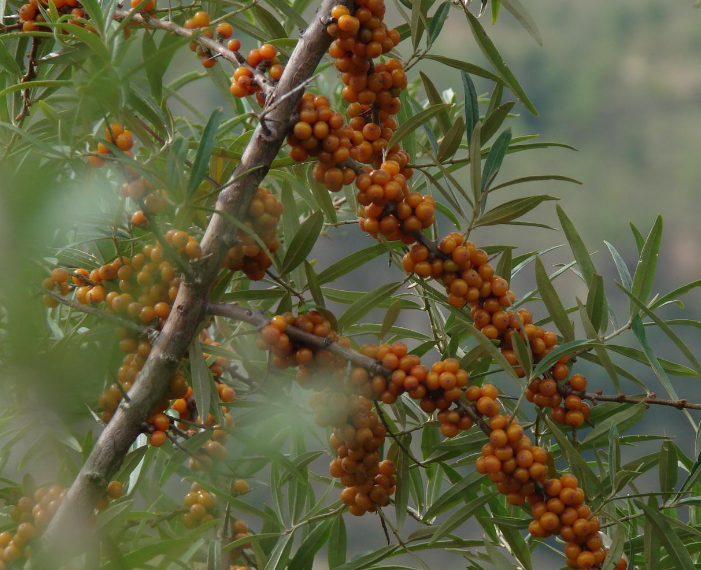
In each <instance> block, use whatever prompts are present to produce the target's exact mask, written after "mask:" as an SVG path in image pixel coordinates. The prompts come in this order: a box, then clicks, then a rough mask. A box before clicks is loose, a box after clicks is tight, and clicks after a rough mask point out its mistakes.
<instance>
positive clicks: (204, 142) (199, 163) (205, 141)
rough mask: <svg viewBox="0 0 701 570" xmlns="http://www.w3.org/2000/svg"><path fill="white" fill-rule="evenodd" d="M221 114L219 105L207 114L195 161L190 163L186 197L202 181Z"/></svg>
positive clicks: (192, 192)
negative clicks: (190, 168)
mask: <svg viewBox="0 0 701 570" xmlns="http://www.w3.org/2000/svg"><path fill="white" fill-rule="evenodd" d="M222 115H223V110H222V108H221V107H217V108H216V109H214V111H212V114H211V115H210V116H209V120H208V121H207V124H206V125H205V127H204V129H203V130H202V138H201V139H200V146H199V148H198V149H197V155H196V156H195V161H194V162H193V163H192V170H191V172H190V181H189V183H188V187H187V193H188V197H190V196H192V195H193V194H194V193H195V190H197V187H198V186H199V185H200V182H202V179H203V178H204V175H205V174H206V173H207V171H208V170H209V159H210V158H211V156H212V150H214V144H215V143H216V139H217V130H218V129H219V123H220V122H221V119H222Z"/></svg>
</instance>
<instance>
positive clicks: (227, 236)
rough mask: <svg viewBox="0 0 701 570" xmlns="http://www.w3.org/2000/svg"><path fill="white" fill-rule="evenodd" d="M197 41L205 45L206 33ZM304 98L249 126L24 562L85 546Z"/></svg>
mask: <svg viewBox="0 0 701 570" xmlns="http://www.w3.org/2000/svg"><path fill="white" fill-rule="evenodd" d="M337 4H339V1H338V0H324V1H323V2H322V4H321V6H320V7H319V9H318V11H317V13H316V15H315V16H314V17H313V18H312V21H311V23H310V25H309V27H308V28H307V29H306V30H305V31H304V32H303V33H302V34H301V36H300V38H299V41H298V43H297V46H296V47H295V49H294V51H293V53H292V55H291V56H290V59H289V61H288V63H287V65H286V67H285V70H284V72H283V74H282V77H281V78H280V80H279V82H278V84H277V88H276V91H275V93H273V94H272V95H271V96H270V97H268V105H269V106H272V105H273V104H275V98H276V96H277V95H278V94H279V95H284V94H285V93H287V92H289V91H291V90H292V89H294V88H295V87H296V86H297V85H298V84H299V83H300V82H303V81H305V80H306V79H307V78H309V77H311V76H312V75H313V73H314V71H315V69H316V67H317V65H318V64H319V61H320V60H321V58H322V56H323V55H324V53H325V52H326V50H327V48H328V46H329V44H330V43H331V38H330V37H329V36H328V34H327V33H326V25H325V24H324V22H325V21H326V20H327V18H328V16H329V14H330V12H331V8H332V7H333V6H334V5H337ZM137 21H138V20H137ZM146 23H148V22H146ZM151 24H152V25H153V26H154V27H156V26H158V27H162V28H163V29H166V30H168V29H170V27H171V24H170V23H167V22H160V21H156V20H154V21H151ZM171 31H173V32H175V33H178V32H180V33H182V34H183V35H185V32H186V30H180V29H176V28H172V30H171ZM197 41H200V42H205V45H206V44H209V42H208V41H206V40H205V39H204V38H198V40H197ZM213 43H214V44H216V42H213ZM207 47H208V48H209V49H214V50H215V51H217V53H222V55H225V54H224V52H223V50H224V48H222V47H221V46H219V45H207ZM301 97H302V93H301V92H299V93H297V94H296V95H295V96H292V97H288V98H286V99H285V100H284V101H282V102H281V103H280V104H279V105H277V106H276V108H275V109H274V111H272V112H271V113H270V116H269V118H270V119H271V120H270V121H269V124H268V132H267V133H266V132H264V131H263V129H262V128H261V127H260V125H259V126H258V128H256V130H255V131H254V133H253V136H252V138H251V141H250V142H249V144H248V146H247V147H246V150H245V151H244V153H243V155H242V157H241V160H240V162H239V164H238V166H237V167H236V169H235V171H234V172H233V174H232V177H231V179H230V182H229V184H227V185H226V186H225V187H224V189H223V190H222V192H221V193H220V194H219V197H218V200H217V204H216V210H217V212H220V213H221V215H215V216H213V217H212V219H211V221H210V223H209V225H208V226H207V230H206V232H205V235H204V237H203V239H202V243H201V245H202V263H201V264H200V266H199V267H198V269H197V276H196V278H195V279H194V280H193V282H192V283H183V285H182V286H181V287H180V289H179V290H178V294H177V297H176V299H175V301H174V303H173V309H172V311H171V312H170V315H169V317H168V319H167V320H166V322H165V324H164V326H163V329H162V331H161V334H160V335H159V337H158V339H157V340H156V342H155V343H154V345H153V347H152V349H151V351H150V354H149V356H148V358H147V360H146V362H145V364H144V366H143V368H142V370H141V372H140V374H139V375H138V377H137V379H136V382H135V383H134V385H133V387H132V389H131V391H130V393H129V397H130V401H129V402H122V404H121V405H120V407H119V409H118V410H117V412H116V414H115V415H114V417H113V418H112V420H111V421H110V423H109V424H108V425H107V427H106V428H105V430H104V431H103V432H102V434H101V436H100V438H99V439H98V441H97V442H96V444H95V446H94V448H93V450H92V452H91V453H90V456H89V457H88V458H87V460H86V461H85V463H84V464H83V467H82V469H81V471H80V473H79V474H78V476H77V477H76V479H75V481H74V482H73V484H72V485H71V488H70V489H69V491H68V493H67V495H66V497H65V499H64V501H63V502H62V504H61V507H60V508H59V510H58V512H57V513H56V516H55V517H54V518H53V520H52V522H51V524H50V525H49V527H48V528H47V530H46V532H45V534H44V536H43V538H42V541H41V544H40V549H39V552H37V555H35V556H33V559H32V561H31V562H30V564H29V567H30V568H45V567H46V566H47V565H48V564H47V562H46V561H47V560H48V559H49V558H50V559H51V560H52V561H54V560H55V559H56V558H57V557H58V558H60V557H61V556H63V555H66V554H68V553H69V551H70V550H72V549H73V550H74V549H78V548H84V547H85V546H86V544H87V542H88V541H86V533H87V531H88V529H89V528H90V519H91V517H92V513H93V508H94V506H95V504H96V503H97V502H98V501H99V499H100V498H101V497H102V495H103V494H104V490H105V487H106V485H107V483H108V481H109V476H110V474H111V473H114V472H115V471H116V469H117V468H118V466H119V465H120V464H121V462H122V460H123V459H124V457H125V455H126V454H127V452H128V450H129V447H130V446H131V444H132V443H133V441H134V440H135V439H136V437H137V436H138V434H139V433H140V429H141V425H142V424H143V422H144V421H146V419H147V417H148V416H149V414H150V412H151V410H152V409H153V408H154V406H155V405H156V404H157V403H158V401H159V400H160V399H161V398H162V397H163V395H164V394H165V393H166V390H167V389H168V386H169V382H170V379H171V378H172V376H173V374H174V373H175V372H176V369H177V366H178V364H179V362H180V360H181V358H182V356H183V354H184V353H185V351H186V350H187V348H188V346H189V345H190V343H191V342H192V340H193V338H194V337H195V334H196V332H197V329H198V326H199V324H200V322H201V321H202V319H203V318H204V317H205V314H206V308H207V303H208V297H209V293H210V291H211V289H212V286H213V284H214V282H215V280H216V278H217V275H218V273H219V269H220V267H221V264H222V261H223V260H224V258H225V256H226V253H227V251H228V250H229V248H230V247H231V244H233V243H235V240H236V236H237V232H238V228H237V227H236V226H235V225H234V224H233V223H232V222H231V221H229V217H233V218H238V219H241V217H242V213H243V212H244V211H245V208H247V206H248V202H249V200H250V198H251V196H252V195H253V193H254V192H255V191H256V189H257V188H258V185H259V183H260V182H261V181H262V179H263V177H264V176H265V175H266V174H267V172H268V169H269V168H270V165H271V163H272V161H273V160H274V159H275V157H276V156H277V153H278V151H279V150H280V147H281V146H282V144H283V142H284V140H285V137H286V135H287V125H288V124H289V117H290V116H292V114H293V113H294V111H295V109H296V108H297V105H298V103H299V101H300V99H301Z"/></svg>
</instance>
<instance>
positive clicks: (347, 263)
mask: <svg viewBox="0 0 701 570" xmlns="http://www.w3.org/2000/svg"><path fill="white" fill-rule="evenodd" d="M383 253H387V247H386V246H385V244H383V243H378V244H375V245H371V246H370V247H366V248H363V249H359V250H358V251H355V252H353V253H351V254H350V255H347V256H346V257H344V258H342V259H339V260H338V261H336V262H335V263H333V264H332V265H329V267H327V268H326V269H324V270H323V271H322V272H320V273H319V275H318V277H319V285H324V284H326V283H332V282H333V281H336V279H338V278H339V277H342V276H343V275H345V274H346V273H350V272H351V271H353V270H354V269H357V268H358V267H361V266H362V265H365V264H366V263H367V262H368V261H370V260H371V259H374V258H375V257H377V256H379V255H382V254H383Z"/></svg>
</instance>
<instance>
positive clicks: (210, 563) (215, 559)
mask: <svg viewBox="0 0 701 570" xmlns="http://www.w3.org/2000/svg"><path fill="white" fill-rule="evenodd" d="M221 565H222V563H221V542H219V540H213V541H212V542H210V543H209V552H208V554H207V570H221Z"/></svg>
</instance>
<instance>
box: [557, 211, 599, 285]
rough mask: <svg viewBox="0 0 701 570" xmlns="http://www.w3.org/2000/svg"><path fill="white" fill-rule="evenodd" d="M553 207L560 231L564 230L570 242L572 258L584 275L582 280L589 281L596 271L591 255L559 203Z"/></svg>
mask: <svg viewBox="0 0 701 570" xmlns="http://www.w3.org/2000/svg"><path fill="white" fill-rule="evenodd" d="M555 209H556V210H557V216H558V218H560V225H562V231H564V232H565V236H566V237H567V241H568V242H569V244H570V248H571V249H572V253H573V255H574V258H575V259H576V260H577V264H578V265H579V269H580V270H581V272H582V275H583V276H584V282H585V283H591V280H592V278H593V277H594V273H595V272H596V268H595V267H594V263H592V260H591V257H590V256H589V252H588V251H587V248H586V247H585V246H584V242H583V241H582V238H581V237H579V233H578V232H577V230H576V229H575V227H574V224H573V223H572V221H571V220H570V219H569V218H568V217H567V214H565V211H564V210H563V209H562V208H561V207H560V206H559V205H557V206H556V207H555Z"/></svg>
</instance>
